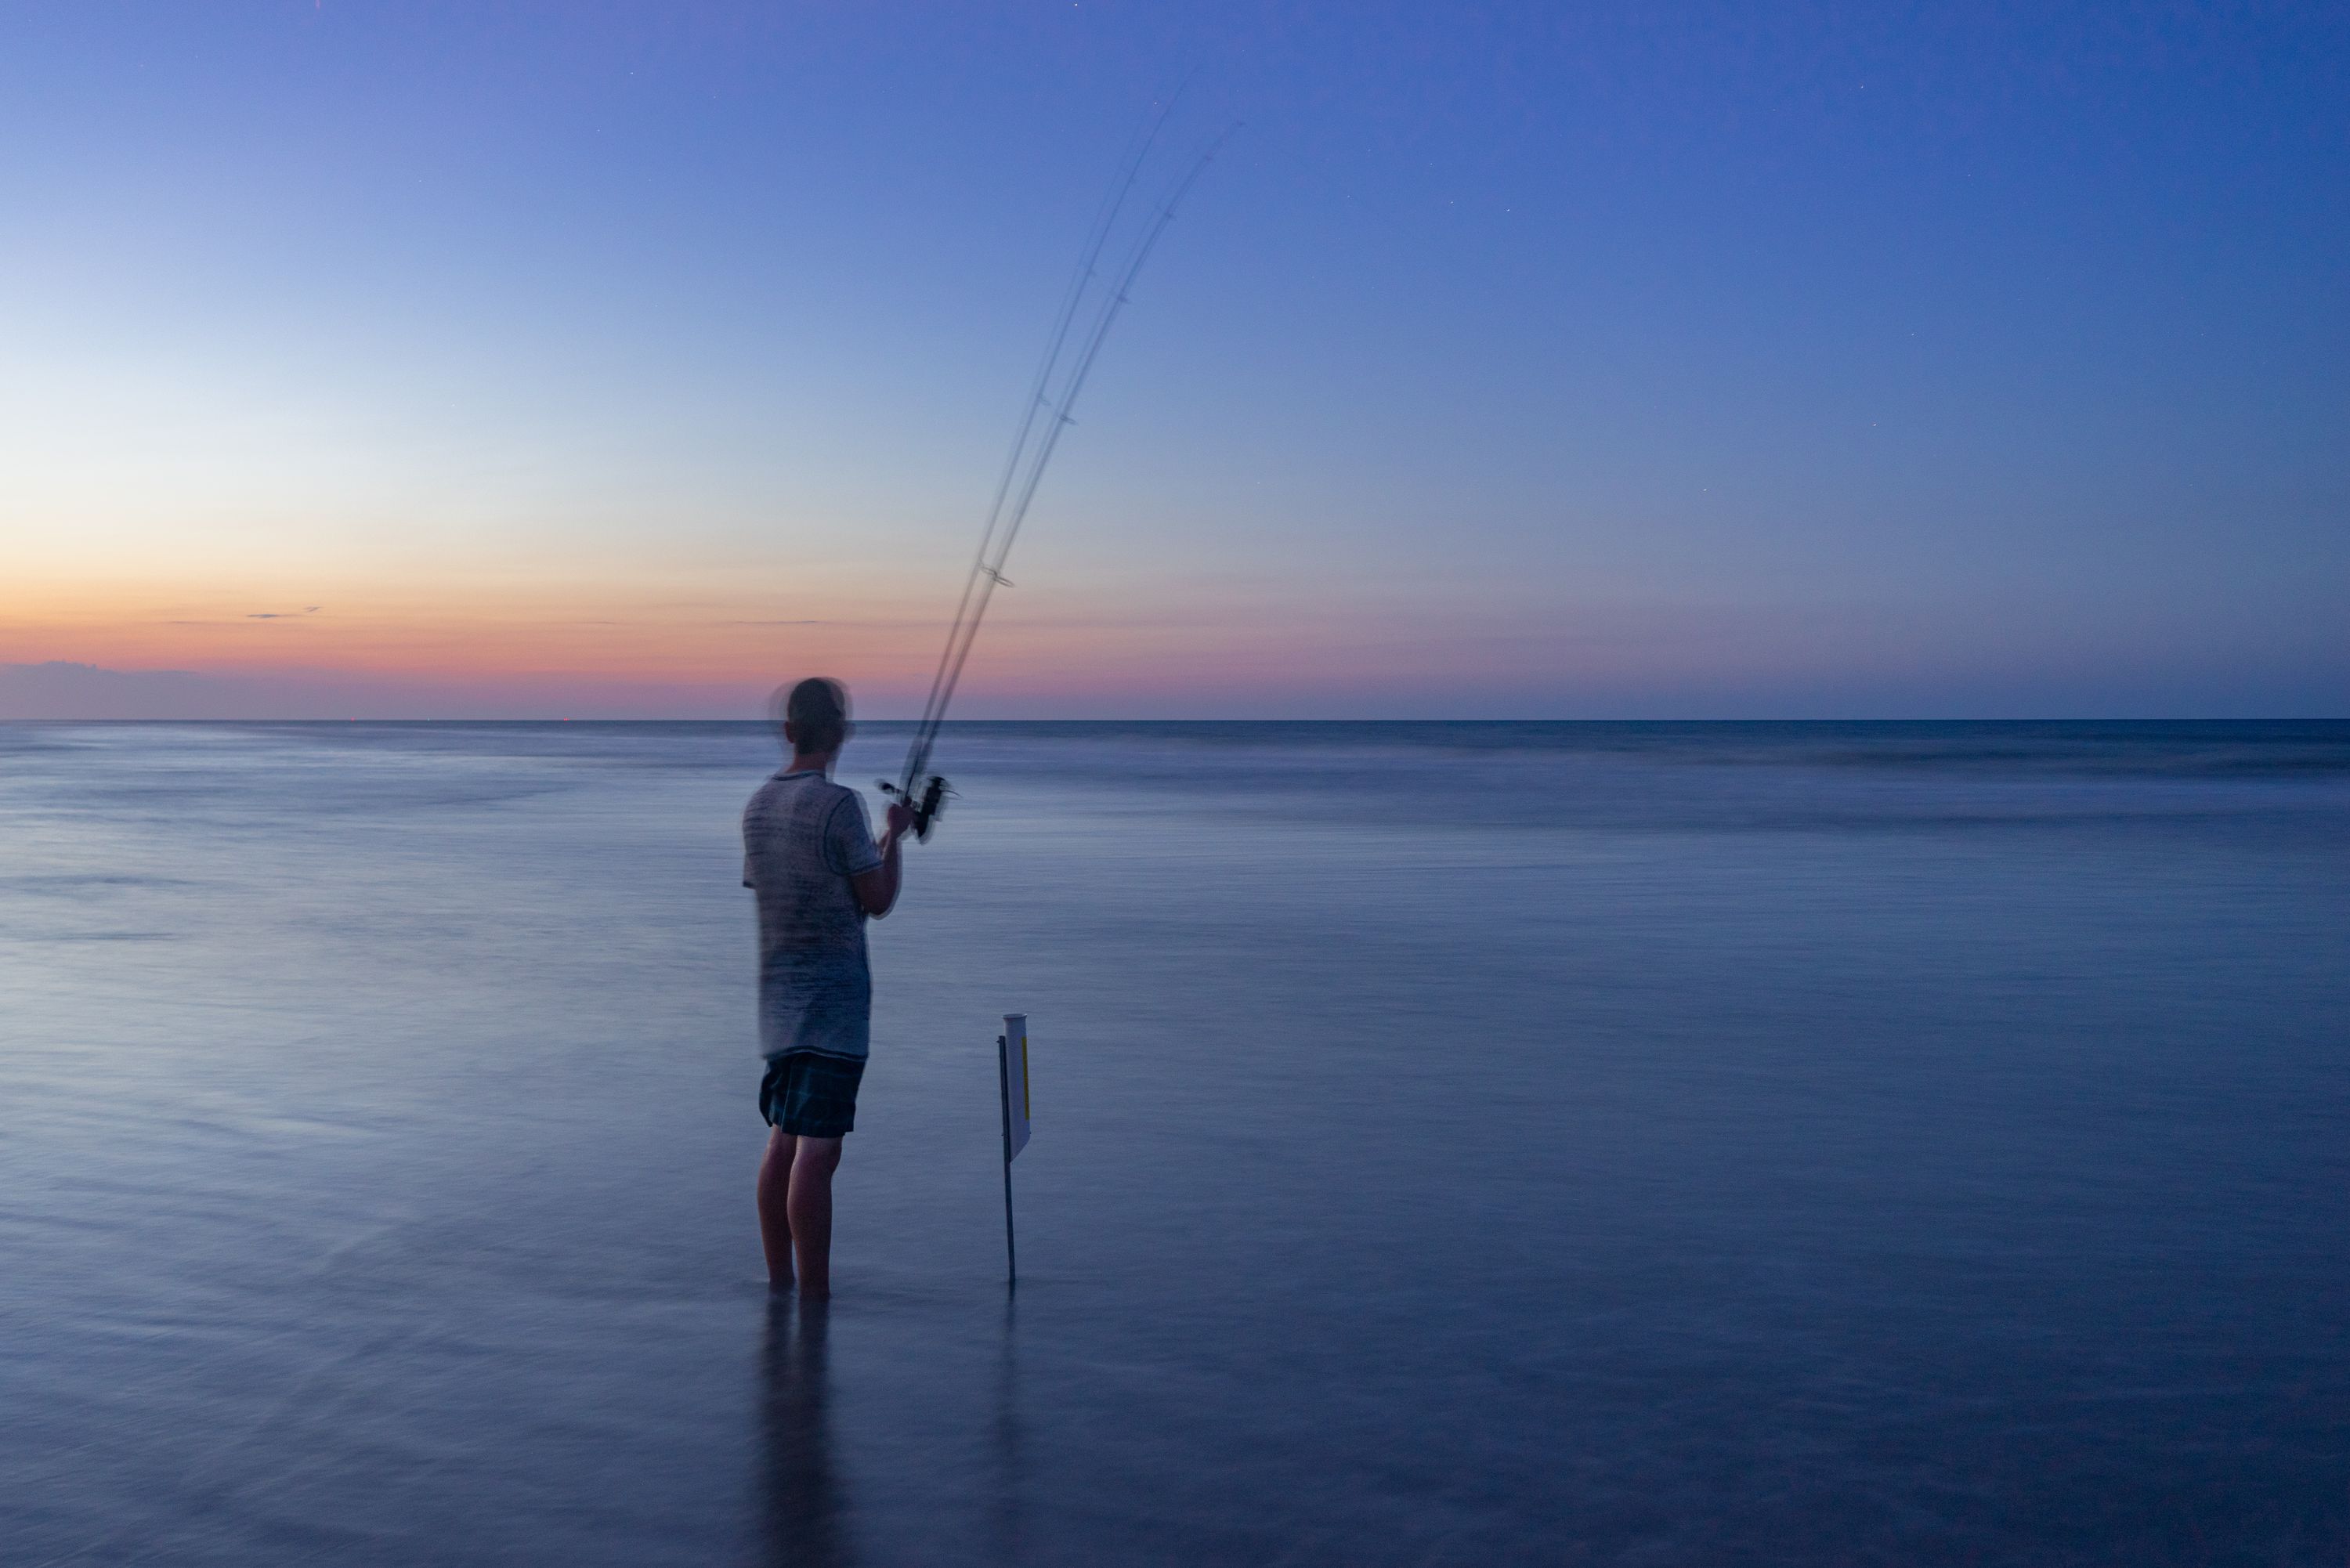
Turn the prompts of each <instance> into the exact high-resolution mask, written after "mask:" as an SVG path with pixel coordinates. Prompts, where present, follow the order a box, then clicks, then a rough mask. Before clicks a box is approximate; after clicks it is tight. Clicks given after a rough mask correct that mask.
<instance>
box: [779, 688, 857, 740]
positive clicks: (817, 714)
mask: <svg viewBox="0 0 2350 1568" xmlns="http://www.w3.org/2000/svg"><path fill="white" fill-rule="evenodd" d="M773 708H774V711H775V722H776V723H777V724H778V725H779V726H780V727H781V728H782V730H783V732H784V742H785V744H787V745H788V746H790V747H791V749H792V753H793V754H794V755H795V756H802V757H828V756H831V755H833V754H834V753H837V752H838V751H839V750H840V748H841V746H842V744H843V743H844V742H847V739H848V731H849V723H848V688H847V687H846V686H843V685H842V684H841V683H840V682H839V681H837V680H826V679H825V678H824V677H823V676H821V675H812V676H810V677H808V678H807V679H806V680H803V681H800V682H799V683H798V684H797V685H795V686H788V687H786V686H778V687H776V688H775V698H774V699H773Z"/></svg>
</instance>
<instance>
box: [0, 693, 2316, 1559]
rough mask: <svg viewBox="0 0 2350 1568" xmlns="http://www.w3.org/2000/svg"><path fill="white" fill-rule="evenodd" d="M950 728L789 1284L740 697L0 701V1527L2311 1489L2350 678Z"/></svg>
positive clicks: (1326, 1521)
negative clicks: (819, 1250)
mask: <svg viewBox="0 0 2350 1568" xmlns="http://www.w3.org/2000/svg"><path fill="white" fill-rule="evenodd" d="M902 746H903V740H902V731H901V730H900V729H899V728H898V727H895V726H892V725H889V724H884V723H874V724H868V725H867V726H865V727H864V729H863V730H862V731H861V732H859V734H858V738H857V739H856V740H854V741H853V742H851V745H850V750H849V753H848V754H847V758H846V760H845V761H844V763H843V765H842V769H841V775H840V776H841V777H842V778H843V779H844V780H845V781H846V782H847V783H850V784H858V785H860V786H862V787H864V788H865V789H866V791H867V795H868V803H869V804H871V805H873V806H874V807H875V809H876V815H877V818H878V815H879V811H878V808H879V797H878V796H877V795H876V794H874V792H873V791H872V788H871V785H872V782H873V780H874V778H875V777H876V776H877V775H879V774H889V773H893V772H894V771H895V768H896V765H897V762H898V758H899V753H900V752H901V750H902ZM936 760H937V762H938V764H939V765H940V766H941V769H942V771H944V772H945V773H946V774H949V776H950V777H951V778H952V780H953V782H954V784H955V787H956V789H957V790H958V792H959V794H957V795H956V796H955V797H954V798H953V799H952V801H951V803H950V805H949V807H948V810H947V814H946V815H945V818H944V819H943V821H942V823H941V826H940V828H939V830H938V832H937V834H936V835H935V836H933V838H932V839H931V842H929V843H927V844H924V845H920V846H913V847H911V848H910V851H909V857H908V865H907V872H906V891H905V894H904V898H903V903H902V905H901V907H900V909H899V910H898V912H896V913H894V914H892V915H891V916H890V917H889V919H886V920H884V921H881V922H879V923H878V924H876V925H875V926H874V927H873V928H872V929H871V932H870V943H871V950H872V965H873V971H874V977H875V994H876V1005H875V1012H874V1023H873V1041H874V1044H873V1054H872V1062H871V1066H870V1070H869V1072H868V1075H867V1078H866V1081H865V1084H866V1086H865V1092H864V1096H863V1098H862V1100H861V1102H860V1105H859V1109H858V1130H857V1131H856V1132H855V1133H854V1134H852V1135H851V1136H850V1137H849V1139H848V1149H847V1158H846V1159H845V1161H844V1163H843V1166H842V1168H841V1172H840V1176H839V1181H838V1194H839V1197H838V1201H839V1217H838V1231H837V1241H836V1251H835V1262H834V1274H835V1289H836V1292H837V1299H836V1300H835V1302H834V1303H832V1305H831V1307H830V1308H829V1310H828V1311H827V1312H825V1313H822V1314H803V1313H801V1312H800V1311H798V1310H797V1309H795V1308H793V1307H790V1306H788V1305H777V1304H774V1303H771V1302H770V1300H769V1298H768V1294H767V1291H766V1287H765V1282H764V1270H763V1268H762V1265H761V1262H760V1255H759V1247H758V1238H757V1233H756V1230H755V1226H754V1220H753V1212H752V1176H753V1171H754V1165H755V1162H756V1159H757V1157H758V1152H759V1148H760V1146H761V1143H762V1139H763V1136H764V1127H762V1126H761V1124H760V1122H759V1119H758V1115H757V1111H756V1108H755V1091H756V1086H757V1083H758V1075H759V1061H758V1057H757V1054H756V1033H755V1018H754V1010H753V988H754V974H753V967H752V958H753V947H752V939H753V932H752V915H751V909H750V905H749V895H748V894H747V893H745V892H744V891H743V888H742V887H741V885H740V883H741V877H740V872H741V853H742V848H741V840H740V836H739V831H738V825H739V815H740V812H741V810H742V805H743V800H744V799H745V797H746V796H747V795H748V794H750V792H751V791H752V789H753V788H754V787H755V786H756V785H757V784H758V783H759V781H760V780H761V779H762V778H763V777H764V776H765V774H767V773H768V772H769V771H771V770H772V769H774V768H775V766H776V765H777V762H778V758H777V756H776V753H775V743H774V742H773V740H772V738H771V737H769V736H768V735H767V734H766V732H764V729H763V728H762V727H761V726H759V725H755V724H716V723H710V724H692V723H676V724H664V723H635V724H631V723H611V724H558V723H539V724H490V723H484V724H429V723H416V724H395V723H380V724H378V723H359V724H326V723H320V724H226V723H223V724H70V723H16V724H0V965H5V969H0V972H5V1006H0V1106H5V1125H0V1259H5V1267H0V1409H5V1412H6V1417H5V1421H0V1537H5V1540H6V1541H7V1542H9V1543H10V1544H9V1546H8V1549H7V1551H6V1552H5V1556H6V1557H7V1559H8V1560H9V1561H10V1562H11V1563H28V1564H52V1563H123V1562H133V1561H136V1562H155V1563H174V1564H179V1563H187V1564H208V1563H222V1564H228V1563H237V1564H250V1563H281V1562H305V1561H317V1562H334V1563H419V1562H432V1563H536V1562H546V1563H615V1564H619V1563H670V1562H675V1563H726V1562H827V1563H1112V1562H1115V1563H1188V1564H1199V1563H1258V1564H1261V1563H1349V1564H1385V1563H1396V1564H1402V1563H1578V1562H1595V1563H1598V1562H1609V1563H1614V1562H1638V1563H1649V1564H1678V1563H1690V1564H1697V1563H1706V1564H1721V1563H1790V1562H1804V1561H1809V1562H1820V1563H1828V1562H1834V1563H1887V1564H1896V1563H1899V1564H1922V1563H2012V1564H2027V1563H2051V1564H2053V1563H2129V1564H2134V1565H2138V1568H2147V1565H2154V1564H2164V1563H2181V1564H2184V1563H2198V1564H2210V1563H2247V1564H2250V1563H2262V1564H2278V1563H2311V1564H2317V1563H2328V1564H2333V1563H2340V1562H2341V1561H2342V1560H2343V1556H2344V1553H2345V1548H2350V1490H2345V1474H2350V1401H2345V1393H2344V1391H2345V1388H2350V1250H2345V1247H2344V1245H2343V1238H2344V1236H2345V1234H2350V1181H2345V1178H2350V1137H2345V1126H2350V1051H2346V1050H2345V1047H2350V1028H2346V1027H2345V1020H2350V724H2343V723H2301V724H2289V723H2275V724H2251V723H2245V724H2220V723H2214V724H2139V725H2133V724H2077V725H2067V724H2014V725H1974V724H1933V723H1915V724H1885V725H1869V724H1725V725H1706V724H1631V723H1626V724H1572V723H1555V724H1523V725H1512V724H1460V725H1443V724H1369V723H1363V724H1295V725H1292V724H1279V723H1262V724H1192V725H1176V724H1139V723H1137V724H1082V723H1054V724H1027V725H1023V724H1010V723H977V722H974V723H955V724H950V725H949V726H948V728H947V731H946V733H945V736H944V738H943V739H942V741H941V744H940V748H939V753H938V756H937V759H936ZM1006 1012H1025V1013H1027V1014H1028V1015H1029V1019H1030V1023H1029V1027H1030V1031H1031V1035H1032V1045H1031V1062H1032V1070H1033V1074H1034V1091H1033V1100H1032V1107H1031V1108H1032V1111H1033V1116H1034V1125H1035V1135H1034V1142H1033V1144H1032V1145H1031V1146H1030V1147H1029V1148H1028V1149H1027V1150H1026V1152H1024V1154H1023V1155H1022V1156H1021V1158H1020V1159H1019V1160H1018V1162H1017V1163H1016V1165H1015V1167H1014V1184H1015V1188H1016V1200H1017V1205H1018V1218H1019V1225H1020V1235H1019V1245H1020V1254H1019V1256H1020V1265H1021V1269H1020V1282H1019V1287H1018V1290H1017V1293H1016V1294H1014V1293H1008V1292H1007V1290H1006V1288H1005V1284H1004V1281H1003V1213H1002V1186H1001V1179H1000V1132H999V1122H998V1114H999V1113H998V1106H997V1099H996V1094H997V1089H996V1060H995V1053H994V1036H995V1034H996V1033H998V1031H999V1029H1000V1019H1001V1015H1002V1014H1003V1013H1006Z"/></svg>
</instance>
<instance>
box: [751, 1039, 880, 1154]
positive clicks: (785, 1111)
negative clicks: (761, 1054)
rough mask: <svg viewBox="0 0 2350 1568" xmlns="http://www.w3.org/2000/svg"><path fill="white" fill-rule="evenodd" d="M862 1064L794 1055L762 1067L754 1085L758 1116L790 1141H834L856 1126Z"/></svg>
mask: <svg viewBox="0 0 2350 1568" xmlns="http://www.w3.org/2000/svg"><path fill="white" fill-rule="evenodd" d="M864 1076H865V1064H864V1063H862V1062H858V1061H852V1060H851V1059H849V1058H848V1057H846V1056H819V1055H817V1054H816V1053H815V1052H813V1051H795V1052H794V1053H793V1054H790V1055H788V1056H777V1057H775V1059H773V1060H772V1061H770V1062H769V1063H768V1064H767V1072H766V1075H765V1076H764V1077H763V1078H761V1079H760V1080H759V1114H760V1115H761V1116H764V1117H765V1118H766V1120H767V1125H768V1126H769V1127H774V1128H775V1130H776V1131H778V1132H786V1133H789V1134H791V1135H792V1136H793V1137H840V1136H841V1135H842V1134H843V1133H846V1132H847V1131H848V1130H849V1129H851V1128H852V1127H856V1126H857V1085H858V1082H859V1081H860V1080H861V1079H863V1077H864Z"/></svg>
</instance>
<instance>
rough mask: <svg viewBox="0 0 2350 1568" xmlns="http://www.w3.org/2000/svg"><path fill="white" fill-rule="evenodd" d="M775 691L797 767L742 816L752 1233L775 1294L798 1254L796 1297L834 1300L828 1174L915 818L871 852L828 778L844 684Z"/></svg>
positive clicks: (848, 1105)
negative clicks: (755, 1214)
mask: <svg viewBox="0 0 2350 1568" xmlns="http://www.w3.org/2000/svg"><path fill="white" fill-rule="evenodd" d="M776 696H777V697H778V698H779V699H781V701H779V702H778V703H777V704H776V710H777V711H776V712H775V717H776V718H777V719H778V720H780V721H781V723H782V726H783V739H784V742H785V744H786V745H788V746H790V747H791V750H792V760H791V762H790V763H788V764H786V765H785V768H784V769H783V771H782V772H780V773H778V774H775V776H774V777H773V778H771V779H769V780H768V781H767V782H766V783H765V784H762V785H760V786H759V790H758V793H757V794H754V795H753V796H752V797H751V804H750V805H748V806H746V807H744V808H743V886H744V887H746V888H750V889H751V890H752V891H753V892H754V894H756V895H757V896H758V904H759V1049H760V1052H761V1053H762V1054H764V1056H765V1057H766V1059H767V1070H766V1075H765V1076H764V1077H763V1078H762V1079H761V1080H760V1082H759V1114H760V1115H761V1116H764V1117H765V1118H766V1121H767V1125H768V1126H769V1127H772V1128H774V1129H775V1130H774V1131H773V1132H771V1133H770V1134H768V1137H767V1152H766V1157H765V1158H764V1159H763V1160H762V1161H761V1162H760V1165H759V1238H760V1240H761V1241H762V1242H764V1245H765V1247H766V1251H767V1280H768V1283H769V1285H770V1286H771V1288H773V1289H775V1290H776V1291H787V1290H789V1289H790V1288H791V1286H792V1282H793V1273H794V1271H793V1264H794V1262H795V1255H796V1261H797V1263H798V1282H799V1292H800V1295H801V1296H802V1297H803V1298H810V1299H812V1298H817V1297H823V1296H827V1295H829V1294H830V1293H831V1289H832V1272H831V1260H832V1173H833V1171H834V1170H835V1169H837V1168H838V1167H839V1165H840V1140H841V1138H842V1137H843V1136H845V1135H846V1134H847V1132H848V1130H849V1129H850V1128H851V1127H854V1126H856V1120H857V1085H858V1080H859V1079H861V1078H862V1077H863V1076H864V1075H865V1055H866V1047H867V1043H868V1034H869V1033H870V1029H869V1025H870V1021H871V1015H872V1009H873V978H872V974H871V972H870V971H868V969H867V968H866V964H865V922H866V920H867V919H868V918H869V919H879V918H880V917H882V916H883V915H886V914H888V913H889V909H890V906H892V905H893V904H895V903H896V902H897V901H898V882H899V855H898V849H899V841H900V840H901V839H902V838H903V837H904V836H905V835H906V834H907V832H908V831H909V830H910V829H911V828H912V826H914V815H913V813H912V812H911V811H910V810H908V809H907V807H906V806H905V805H900V804H893V805H891V806H890V807H889V818H888V826H887V827H886V829H885V830H884V831H883V834H882V836H881V840H880V842H879V843H878V844H877V843H875V842H874V839H873V830H872V826H871V824H870V822H869V820H868V818H867V816H866V815H865V800H864V797H863V796H861V795H859V794H858V793H857V792H856V791H855V790H853V789H849V788H847V787H846V786H844V785H841V784H835V783H833V782H832V768H833V764H834V763H836V762H837V761H838V760H839V757H840V748H841V746H842V745H843V744H844V743H846V742H847V739H848V734H849V729H850V725H849V722H848V691H847V688H846V687H844V686H842V685H841V683H840V682H839V681H837V680H823V679H821V678H816V679H811V680H803V681H801V682H799V684H797V685H795V686H794V687H792V688H791V690H790V692H789V694H788V695H785V692H784V691H782V690H781V689H780V688H779V689H778V690H777V691H776Z"/></svg>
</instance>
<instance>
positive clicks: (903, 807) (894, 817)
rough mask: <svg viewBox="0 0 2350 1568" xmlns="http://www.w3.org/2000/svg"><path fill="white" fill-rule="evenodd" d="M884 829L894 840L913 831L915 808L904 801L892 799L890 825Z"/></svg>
mask: <svg viewBox="0 0 2350 1568" xmlns="http://www.w3.org/2000/svg"><path fill="white" fill-rule="evenodd" d="M882 831H883V832H885V833H887V834H888V835H889V837H890V839H891V840H892V841H893V842H894V841H895V840H897V839H900V838H903V837H905V836H906V835H908V834H910V833H911V832H913V831H914V808H913V807H912V806H910V805H907V804H906V803H905V802H903V801H898V800H893V801H891V802H890V803H889V826H887V827H885V828H884V829H883V830H882Z"/></svg>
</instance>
